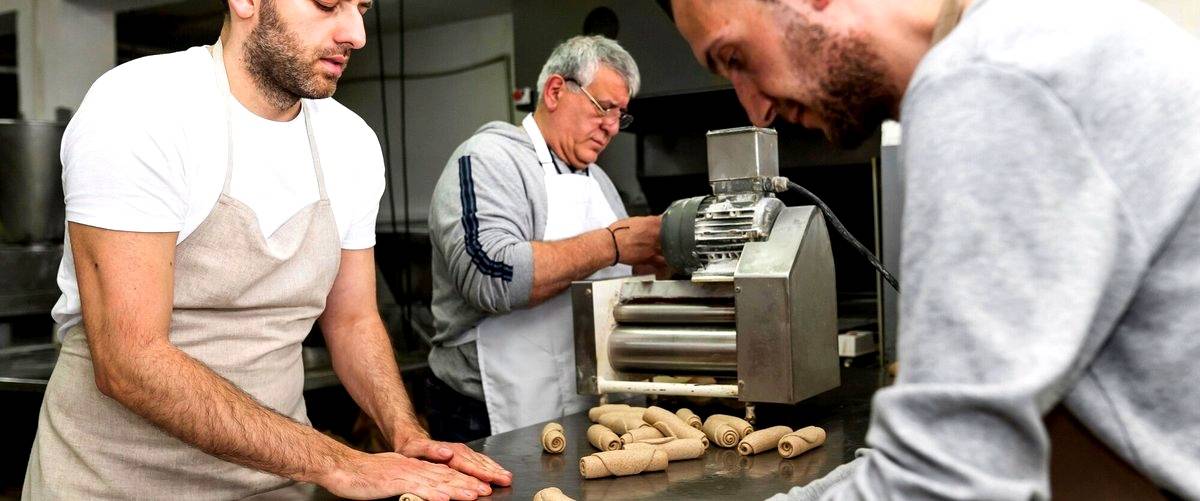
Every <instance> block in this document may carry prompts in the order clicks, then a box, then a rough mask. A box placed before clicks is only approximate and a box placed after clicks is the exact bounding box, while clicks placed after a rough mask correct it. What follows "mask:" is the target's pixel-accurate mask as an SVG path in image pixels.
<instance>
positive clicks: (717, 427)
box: [702, 419, 742, 449]
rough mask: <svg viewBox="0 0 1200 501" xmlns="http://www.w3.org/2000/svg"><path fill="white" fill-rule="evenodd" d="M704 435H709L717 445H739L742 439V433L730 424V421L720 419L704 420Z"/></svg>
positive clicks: (725, 446)
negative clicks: (725, 421)
mask: <svg viewBox="0 0 1200 501" xmlns="http://www.w3.org/2000/svg"><path fill="white" fill-rule="evenodd" d="M702 430H703V431H704V435H706V436H707V437H708V439H709V440H711V441H712V443H714V444H716V445H717V447H724V448H726V449H728V448H730V447H737V444H738V442H739V441H741V440H742V435H741V434H739V433H738V432H737V430H735V429H733V427H732V426H729V423H724V422H721V421H720V420H712V419H709V420H708V421H705V422H704V428H702Z"/></svg>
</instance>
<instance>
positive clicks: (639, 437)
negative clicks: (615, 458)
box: [621, 421, 663, 444]
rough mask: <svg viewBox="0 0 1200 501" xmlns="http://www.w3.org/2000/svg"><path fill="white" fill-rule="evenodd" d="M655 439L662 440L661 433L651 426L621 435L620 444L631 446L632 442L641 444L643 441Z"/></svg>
mask: <svg viewBox="0 0 1200 501" xmlns="http://www.w3.org/2000/svg"><path fill="white" fill-rule="evenodd" d="M643 422H644V421H643ZM655 438H663V434H662V432H661V431H658V428H655V427H653V426H643V427H641V428H634V429H632V430H629V432H627V433H625V434H624V435H621V443H623V444H632V443H634V442H641V441H643V440H651V439H655Z"/></svg>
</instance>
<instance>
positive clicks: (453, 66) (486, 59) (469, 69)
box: [334, 14, 521, 232]
mask: <svg viewBox="0 0 1200 501" xmlns="http://www.w3.org/2000/svg"><path fill="white" fill-rule="evenodd" d="M367 29H368V35H367V36H368V39H369V41H368V44H367V47H365V48H364V49H363V50H360V51H358V52H355V54H354V56H353V60H352V61H351V63H350V66H349V67H348V68H347V73H346V75H345V76H343V81H342V83H341V84H339V86H338V91H337V94H336V95H335V96H334V97H335V98H336V99H338V101H340V102H342V103H343V104H345V105H346V106H348V107H349V108H350V109H352V110H354V111H355V112H357V113H358V114H359V115H360V116H362V117H363V119H364V120H366V121H367V123H368V124H370V125H371V127H372V128H373V129H375V132H376V134H378V136H379V139H380V142H383V140H384V133H383V132H384V128H383V107H382V106H381V102H382V101H381V96H380V85H379V80H378V76H379V60H378V57H379V54H378V52H377V51H378V48H379V44H378V43H376V40H377V37H376V36H375V26H374V17H373V16H371V15H368V19H367ZM404 43H405V62H404V65H405V74H406V75H408V78H407V79H406V83H405V87H404V90H405V107H404V123H401V121H400V116H401V115H400V79H399V78H398V77H399V74H400V72H399V68H400V58H399V45H400V39H399V35H398V32H397V30H396V27H394V26H392V27H385V28H384V36H383V47H384V57H385V61H384V67H385V69H386V71H385V72H384V74H385V75H386V76H387V113H388V129H389V135H388V136H389V145H388V146H389V147H390V150H391V165H392V180H393V181H394V184H395V188H396V189H395V204H396V211H395V213H396V221H397V224H398V225H403V222H404V216H405V212H404V203H405V193H404V190H403V186H402V185H401V184H402V177H401V174H402V167H403V166H404V165H405V162H404V160H405V158H404V157H407V165H408V193H407V195H408V196H407V198H408V219H409V221H410V223H411V224H413V226H414V227H415V228H423V227H424V225H425V221H426V219H427V217H428V213H429V212H428V209H429V200H430V195H431V194H432V192H433V187H434V184H435V183H436V182H437V178H438V176H439V175H440V174H441V172H442V169H443V168H444V167H445V165H446V162H447V160H449V158H450V154H451V153H452V152H453V151H454V148H455V147H457V146H458V145H459V143H461V142H462V141H463V140H465V139H466V138H467V137H469V136H470V135H471V134H472V133H473V132H474V131H475V130H476V129H478V128H479V127H480V126H481V125H483V124H484V123H486V122H489V121H492V120H501V121H509V120H510V119H511V118H512V117H514V116H515V117H516V118H517V119H518V120H519V118H520V116H521V114H519V113H514V112H513V111H512V109H511V108H512V106H511V99H510V97H509V93H510V92H511V89H512V79H511V76H510V75H511V55H512V52H513V51H512V16H511V15H509V14H502V15H496V16H490V17H484V18H479V19H472V20H467V21H461V22H456V23H451V24H445V25H440V26H434V27H430V28H424V29H419V30H412V31H409V32H407V33H405V35H404ZM479 63H485V64H479ZM464 69H465V71H457V70H464ZM450 71H454V72H453V73H447V72H450ZM406 125H407V127H405V126H406ZM401 135H403V140H402V139H401ZM404 140H406V141H407V151H406V152H402V150H401V146H402V144H403V143H404ZM389 205H390V201H389V198H388V195H387V194H384V197H383V201H382V203H381V204H380V213H379V221H380V224H379V231H381V232H390V231H391V227H390V221H391V220H392V216H391V215H392V209H391V207H390V206H389Z"/></svg>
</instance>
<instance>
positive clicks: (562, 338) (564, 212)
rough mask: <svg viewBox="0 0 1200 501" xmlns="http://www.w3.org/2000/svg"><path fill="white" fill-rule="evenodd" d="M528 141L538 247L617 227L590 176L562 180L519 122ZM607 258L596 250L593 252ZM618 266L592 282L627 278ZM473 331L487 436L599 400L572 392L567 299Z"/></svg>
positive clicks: (539, 141)
mask: <svg viewBox="0 0 1200 501" xmlns="http://www.w3.org/2000/svg"><path fill="white" fill-rule="evenodd" d="M522 126H524V127H525V131H526V132H527V133H529V138H530V140H532V141H533V147H534V150H536V151H537V157H538V164H540V165H541V167H542V171H543V175H544V179H545V182H546V214H547V215H546V231H545V233H544V235H543V236H542V240H545V241H550V240H562V239H566V238H571V237H574V236H577V235H580V234H582V233H586V232H589V231H592V230H595V229H598V228H604V227H607V226H608V225H610V224H612V223H613V222H615V221H616V220H617V216H616V214H615V213H613V210H612V207H611V206H610V205H609V204H608V200H607V199H606V198H605V197H604V193H603V192H602V191H600V185H599V184H598V183H596V180H595V179H594V178H592V176H580V175H575V174H571V173H570V172H569V168H566V167H564V172H563V173H562V174H560V173H559V170H558V167H557V165H556V164H555V162H554V159H553V157H551V156H550V150H549V148H547V147H546V140H545V139H544V138H543V137H542V133H541V131H540V130H538V126H537V123H536V122H534V120H533V115H528V116H526V117H525V120H524V121H523V122H522ZM602 251H606V249H597V250H596V252H602ZM631 272H632V269H631V268H630V267H629V266H628V265H624V264H618V265H615V266H610V267H608V268H604V269H602V270H600V271H597V272H596V273H594V274H592V276H590V277H588V279H589V280H599V279H604V278H615V277H627V276H629V275H630V274H631ZM475 329H476V333H475V334H476V336H475V337H476V347H477V348H478V350H479V372H480V377H481V379H482V381H483V394H484V398H485V400H486V403H487V410H488V419H489V421H490V422H491V427H492V433H493V434H496V433H504V432H506V431H509V430H512V429H515V428H520V427H523V426H528V425H531V424H534V423H539V422H542V421H547V420H550V419H555V418H558V417H560V416H563V415H566V414H570V413H573V412H579V411H581V410H584V409H587V408H588V407H591V406H592V405H595V401H596V397H594V396H590V395H579V394H578V393H576V391H575V341H574V324H573V322H572V320H571V295H570V291H563V292H562V293H561V294H559V295H557V296H554V297H553V298H551V299H550V300H548V301H546V302H544V303H542V304H540V305H537V306H534V307H532V308H527V309H522V310H514V311H512V312H510V313H507V314H504V315H498V316H494V317H489V318H487V319H484V320H483V322H480V323H479V325H478V326H476V327H475Z"/></svg>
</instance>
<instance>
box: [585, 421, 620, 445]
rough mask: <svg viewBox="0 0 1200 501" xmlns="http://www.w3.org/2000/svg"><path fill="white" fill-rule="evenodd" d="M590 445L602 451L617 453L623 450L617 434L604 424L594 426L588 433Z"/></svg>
mask: <svg viewBox="0 0 1200 501" xmlns="http://www.w3.org/2000/svg"><path fill="white" fill-rule="evenodd" d="M587 437H588V443H590V444H592V447H595V448H597V449H600V450H602V451H615V450H617V449H620V448H621V439H619V438H617V434H616V433H613V431H612V430H610V429H608V427H607V426H604V425H602V424H594V425H592V426H591V427H589V428H588V431H587Z"/></svg>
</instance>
